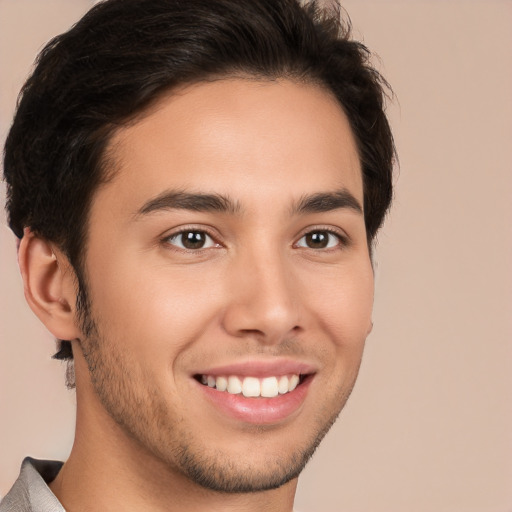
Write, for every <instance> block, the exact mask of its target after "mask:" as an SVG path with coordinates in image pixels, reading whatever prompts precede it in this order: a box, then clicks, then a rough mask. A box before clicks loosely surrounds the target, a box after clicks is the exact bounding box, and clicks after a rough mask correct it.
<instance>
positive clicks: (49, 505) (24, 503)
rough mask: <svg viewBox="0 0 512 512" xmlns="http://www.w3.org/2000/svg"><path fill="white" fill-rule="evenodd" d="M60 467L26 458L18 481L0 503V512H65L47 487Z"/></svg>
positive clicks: (52, 463)
mask: <svg viewBox="0 0 512 512" xmlns="http://www.w3.org/2000/svg"><path fill="white" fill-rule="evenodd" d="M61 467H62V462H56V461H53V460H36V459H32V458H31V457H27V458H26V459H25V460H24V461H23V464H22V465H21V471H20V476H19V477H18V480H16V482H15V483H14V485H13V486H12V489H11V490H10V491H9V492H8V493H7V495H6V496H5V498H4V499H3V500H2V501H1V502H0V512H66V511H65V510H64V507H63V506H62V505H61V504H60V502H59V500H58V499H57V498H56V497H55V494H53V492H52V491H51V490H50V488H49V487H48V484H49V483H50V482H51V481H53V480H54V479H55V477H56V476H57V473H58V472H59V471H60V468H61Z"/></svg>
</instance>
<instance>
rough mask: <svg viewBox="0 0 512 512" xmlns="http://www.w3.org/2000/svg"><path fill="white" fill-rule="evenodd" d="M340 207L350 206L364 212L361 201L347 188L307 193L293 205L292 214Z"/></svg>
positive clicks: (324, 210) (326, 210)
mask: <svg viewBox="0 0 512 512" xmlns="http://www.w3.org/2000/svg"><path fill="white" fill-rule="evenodd" d="M339 208H348V209H350V210H353V211H355V212H357V213H360V214H362V213H363V207H362V206H361V203H360V202H359V201H358V200H357V199H356V198H355V197H354V196H353V195H352V194H351V193H350V192H349V191H348V190H347V189H341V190H338V191H337V192H319V193H317V194H312V195H305V196H303V197H302V198H301V199H299V201H297V202H296V203H295V204H294V205H293V207H292V214H306V213H323V212H329V211H331V210H337V209H339Z"/></svg>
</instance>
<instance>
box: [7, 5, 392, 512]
mask: <svg viewBox="0 0 512 512" xmlns="http://www.w3.org/2000/svg"><path fill="white" fill-rule="evenodd" d="M367 57H368V55H367V51H366V49H365V48H364V47H363V46H362V45H360V44H359V43H357V42H354V41H351V40H350V38H349V34H348V29H347V28H346V27H344V26H343V25H342V24H341V22H340V21H339V11H338V10H337V9H331V10H321V9H320V8H319V7H318V6H316V5H315V4H314V3H310V4H306V5H303V6H301V5H299V4H298V3H297V2H296V1H294V0H256V1H255V0H244V1H241V0H215V1H213V0H189V1H187V2H179V1H177V0H108V1H106V2H103V3H101V4H99V5H97V6H96V7H94V8H93V9H92V10H91V11H90V12H89V13H88V14H86V16H85V17H84V18H83V19H82V20H81V21H80V22H79V23H78V24H77V25H76V26H75V27H73V29H71V30H70V31H69V32H67V33H66V34H63V35H61V36H59V37H57V38H55V39H54V40H53V41H51V42H50V43H49V44H48V46H47V47H46V48H45V49H44V50H43V52H42V54H41V55H40V57H39V60H38V64H37V66H36V68H35V71H34V73H33V75H32V76H31V77H30V78H29V80H28V81H27V83H26V85H25V87H24V89H23V91H22V98H21V101H20V103H19V106H18V111H17V113H16V117H15V120H14V123H13V126H12V128H11V131H10V133H9V136H8V139H7V142H6V149H5V161H4V173H5V179H6V181H7V186H8V205H7V208H8V214H9V222H10V226H11V228H12V229H13V231H14V233H15V234H16V235H17V236H18V238H19V239H20V245H19V264H20V269H21V273H22V276H23V281H24V286H25V295H26V298H27V301H28V303H29V305H30V306H31V308H32V309H33V311H34V312H35V313H36V315H37V316H38V317H39V318H40V320H41V321H42V322H43V323H44V325H45V326H46V327H47V328H48V329H49V331H50V332H51V333H52V334H53V335H54V336H55V337H56V338H57V339H58V340H59V350H58V352H57V354H56V356H55V357H56V358H58V359H65V360H67V361H68V365H69V366H68V385H69V386H73V387H74V386H76V394H77V423H76V435H75V442H74V445H73V449H72V451H71V455H70V457H69V459H68V461H67V462H66V463H65V464H64V465H62V464H61V463H57V462H49V461H35V460H33V459H26V460H25V461H24V464H23V466H22V471H21V474H20V477H19V479H18V481H17V482H16V483H15V485H14V487H13V489H12V490H11V491H10V493H9V494H8V495H7V496H6V497H5V499H4V501H3V502H2V504H1V505H0V510H1V511H2V512H3V511H11V510H20V511H24V510H42V511H62V510H64V509H65V510H70V511H75V510H76V511H79V510H125V511H126V510H127V511H129V510H150V511H151V510H167V511H174V510H180V511H184V510H186V511H199V510H219V511H220V510H223V511H224V510H237V511H253V510H276V511H290V510H292V507H293V499H294V494H295V489H296V485H297V478H298V475H299V474H300V472H301V470H302V469H303V468H304V466H305V464H306V462H307V461H308V459H309V458H310V457H311V455H312V454H313V452H314V450H315V448H316V447H317V445H318V444H319V442H320V441H321V439H322V438H323V436H324V435H325V434H326V433H327V431H328V430H329V428H330V426H331V425H332V424H333V422H334V421H335V419H336V417H337V415H338V414H339V412H340V410H341V409H342V407H343V405H344V404H345V402H346V400H347V399H348V396H349V394H350V391H351V389H352V387H353V385H354V382H355V379H356V376H357V372H358V368H359V364H360V361H361V356H362V351H363V347H364V342H365V339H366V336H367V335H368V333H369V332H370V330H371V327H372V323H371V311H372V301H373V270H372V264H371V248H372V241H373V240H374V237H375V235H376V233H377V230H378V229H379V227H380V225H381V224H382V221H383V218H384V215H385V213H386V211H387V209H388V208H389V204H390V200H391V170H392V160H393V141H392V137H391V133H390V130H389V125H388V123H387V120H386V117H385V114H384V111H383V90H382V85H383V83H384V82H383V80H382V79H381V77H380V76H379V75H378V73H376V71H375V70H373V69H372V68H371V67H370V66H369V64H368V62H367Z"/></svg>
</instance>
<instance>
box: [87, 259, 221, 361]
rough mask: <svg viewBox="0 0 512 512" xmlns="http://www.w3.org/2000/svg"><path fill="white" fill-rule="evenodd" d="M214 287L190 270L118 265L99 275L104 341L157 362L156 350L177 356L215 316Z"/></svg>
mask: <svg viewBox="0 0 512 512" xmlns="http://www.w3.org/2000/svg"><path fill="white" fill-rule="evenodd" d="M132 269H138V271H133V270H132ZM212 287H214V285H213V283H207V282H205V276H204V275H203V273H201V272H197V271H193V270H191V269H187V268H183V269H177V270H176V269H174V270H172V271H171V270H170V269H169V268H168V267H166V266H161V265H160V266H155V265H148V264H146V265H144V264H143V262H138V263H135V264H125V265H123V264H120V263H119V260H118V264H117V265H116V269H115V272H112V271H109V272H97V273H96V274H95V275H94V281H92V282H91V300H92V304H93V314H94V318H96V319H98V321H99V322H100V324H101V326H102V333H103V335H104V336H106V337H108V338H109V339H110V340H111V341H112V342H115V343H118V344H122V345H123V346H124V347H130V348H131V349H132V351H135V350H136V351H137V355H138V357H140V358H141V359H144V358H145V357H146V356H147V357H148V358H150V359H151V360H154V353H155V351H158V352H159V353H161V354H162V356H164V354H166V353H167V354H169V352H178V351H180V350H182V349H183V348H185V347H186V346H187V345H188V344H190V343H192V342H193V341H194V339H196V338H197V337H199V335H200V333H201V332H202V331H203V330H204V326H205V324H206V323H208V322H209V321H210V319H211V318H212V316H213V315H214V314H215V313H214V309H215V307H214V303H215V300H212V299H213V297H214V296H213V293H212ZM165 359H167V358H165Z"/></svg>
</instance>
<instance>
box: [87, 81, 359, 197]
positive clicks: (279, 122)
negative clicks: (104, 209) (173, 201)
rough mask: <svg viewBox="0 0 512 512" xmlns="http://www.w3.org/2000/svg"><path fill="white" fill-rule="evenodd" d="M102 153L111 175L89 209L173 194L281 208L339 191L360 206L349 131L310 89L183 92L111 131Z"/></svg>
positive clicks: (231, 85)
mask: <svg viewBox="0 0 512 512" xmlns="http://www.w3.org/2000/svg"><path fill="white" fill-rule="evenodd" d="M109 148H110V152H111V156H112V157H113V161H114V162H115V168H116V172H115V174H114V178H113V179H112V180H111V181H109V183H108V184H107V186H106V187H104V189H102V190H100V191H99V194H98V195H99V196H100V197H98V198H97V199H98V200H101V196H102V195H104V194H108V195H110V196H111V197H110V200H115V201H116V202H119V201H122V202H123V203H124V204H128V203H130V204H134V205H135V204H136V203H138V204H142V202H143V201H145V200H147V198H148V197H151V196H156V195H158V194H160V193H161V192H162V191H164V190H165V189H179V190H194V191H201V192H214V193H215V192H218V193H223V194H228V195H230V196H233V197H235V198H237V200H240V201H241V202H244V201H246V202H247V203H248V204H249V203H250V202H251V201H256V200H258V198H260V199H261V198H263V197H267V196H271V195H272V194H275V191H276V189H279V190H280V192H281V196H280V197H281V198H282V202H283V204H284V203H285V202H286V201H287V200H289V201H292V200H293V199H294V198H295V199H296V197H297V196H300V195H301V194H304V193H305V192H317V191H325V190H333V189H338V190H339V189H342V188H346V189H349V190H350V191H351V193H352V194H353V195H354V196H356V197H357V198H358V199H359V200H360V201H361V203H362V193H363V192H362V178H361V169H360V164H359V157H358V153H357V149H356V144H355V141H354V137H353V135H352V132H351V129H350V125H349V122H348V120H347V118H346V116H345V114H344V112H343V110H342V108H341V106H340V105H339V103H338V102H337V100H336V99H335V98H334V96H333V95H332V94H331V93H330V92H328V91H327V90H325V89H324V88H322V87H319V86H316V85H310V84H298V83H295V82H291V81H288V80H281V81H259V80H249V79H229V80H227V79H225V80H219V81H214V82H208V83H199V84H194V85H191V86H187V87H183V88H181V89H179V90H175V91H172V93H169V94H168V95H167V96H165V97H163V98H162V99H160V100H159V101H158V102H157V103H156V104H155V105H154V106H153V107H152V108H151V110H149V111H148V112H146V114H145V115H144V116H143V117H141V118H140V119H138V120H137V121H136V122H134V123H133V124H131V125H130V126H126V127H123V128H121V129H119V130H118V131H117V133H116V134H115V135H114V137H113V139H112V140H111V143H110V147H109ZM198 189H199V190H198Z"/></svg>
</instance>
